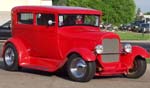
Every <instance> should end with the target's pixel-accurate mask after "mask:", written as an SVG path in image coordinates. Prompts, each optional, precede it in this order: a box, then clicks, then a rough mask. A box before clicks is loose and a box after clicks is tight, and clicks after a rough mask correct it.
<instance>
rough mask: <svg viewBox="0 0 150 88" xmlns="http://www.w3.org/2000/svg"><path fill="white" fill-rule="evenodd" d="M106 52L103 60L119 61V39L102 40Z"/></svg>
mask: <svg viewBox="0 0 150 88" xmlns="http://www.w3.org/2000/svg"><path fill="white" fill-rule="evenodd" d="M102 44H103V48H104V54H102V60H103V62H118V61H119V54H118V53H119V41H118V39H104V40H103V41H102Z"/></svg>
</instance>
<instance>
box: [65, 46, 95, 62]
mask: <svg viewBox="0 0 150 88" xmlns="http://www.w3.org/2000/svg"><path fill="white" fill-rule="evenodd" d="M71 54H78V55H80V56H81V57H82V58H83V59H84V60H85V61H95V60H96V56H95V54H94V53H93V52H92V51H90V50H89V49H86V48H74V49H72V50H70V51H69V52H68V53H67V55H66V57H67V56H69V55H71Z"/></svg>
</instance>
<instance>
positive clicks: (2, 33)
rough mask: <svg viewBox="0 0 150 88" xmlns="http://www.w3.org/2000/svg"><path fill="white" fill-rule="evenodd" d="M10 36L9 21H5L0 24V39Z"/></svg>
mask: <svg viewBox="0 0 150 88" xmlns="http://www.w3.org/2000/svg"><path fill="white" fill-rule="evenodd" d="M10 37H11V21H10V20H9V21H7V22H6V23H4V24H3V25H1V26H0V40H6V39H8V38H10Z"/></svg>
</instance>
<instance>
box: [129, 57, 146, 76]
mask: <svg viewBox="0 0 150 88" xmlns="http://www.w3.org/2000/svg"><path fill="white" fill-rule="evenodd" d="M146 66H147V64H146V60H145V59H142V58H136V59H135V60H134V63H133V67H132V68H131V69H129V72H128V74H127V75H126V77H128V78H139V77H141V76H142V75H143V74H144V73H145V71H146Z"/></svg>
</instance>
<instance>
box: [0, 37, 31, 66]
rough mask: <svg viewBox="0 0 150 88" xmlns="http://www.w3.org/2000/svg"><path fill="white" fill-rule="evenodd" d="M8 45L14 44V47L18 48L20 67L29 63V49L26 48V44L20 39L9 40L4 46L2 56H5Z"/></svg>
mask: <svg viewBox="0 0 150 88" xmlns="http://www.w3.org/2000/svg"><path fill="white" fill-rule="evenodd" d="M8 43H11V44H13V45H14V47H15V48H16V50H17V53H18V60H19V65H20V64H21V63H24V62H27V61H29V59H27V57H28V52H27V48H26V47H25V46H24V44H23V43H22V42H21V41H20V40H19V39H16V38H10V39H9V40H7V41H6V42H5V44H4V45H3V52H2V56H4V50H5V48H6V45H7V44H8Z"/></svg>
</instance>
